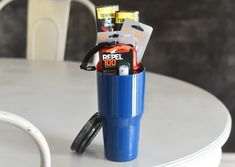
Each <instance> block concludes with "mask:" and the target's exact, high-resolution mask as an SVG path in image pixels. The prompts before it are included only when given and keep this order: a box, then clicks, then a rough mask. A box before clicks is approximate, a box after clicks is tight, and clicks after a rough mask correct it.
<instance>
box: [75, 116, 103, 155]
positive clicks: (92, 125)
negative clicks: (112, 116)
mask: <svg viewBox="0 0 235 167" xmlns="http://www.w3.org/2000/svg"><path fill="white" fill-rule="evenodd" d="M101 127H102V122H101V117H100V114H99V113H98V112H97V113H95V114H94V115H93V116H92V117H91V118H90V119H89V120H88V122H87V123H86V124H85V125H84V126H83V128H82V130H81V131H80V132H79V133H78V135H77V137H76V138H75V140H74V141H73V143H72V145H71V149H72V150H73V151H75V152H77V153H78V154H82V153H83V152H84V151H85V149H86V148H87V147H88V145H89V144H90V143H91V142H92V140H93V139H94V138H95V136H96V135H97V133H98V132H99V130H100V129H101Z"/></svg>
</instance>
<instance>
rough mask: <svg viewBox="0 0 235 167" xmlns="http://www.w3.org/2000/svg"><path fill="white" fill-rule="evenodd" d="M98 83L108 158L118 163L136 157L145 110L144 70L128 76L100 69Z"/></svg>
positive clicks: (106, 155)
mask: <svg viewBox="0 0 235 167" xmlns="http://www.w3.org/2000/svg"><path fill="white" fill-rule="evenodd" d="M97 85H98V105H99V112H100V115H101V118H102V124H103V138H104V147H105V157H106V158H107V159H109V160H112V161H118V162H123V161H129V160H133V159H135V158H136V157H137V154H138V142H139V131H140V120H141V117H142V114H143V111H144V93H145V70H143V71H142V72H139V73H137V74H132V75H126V76H120V75H112V74H107V73H100V72H97Z"/></svg>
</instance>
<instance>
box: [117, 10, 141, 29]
mask: <svg viewBox="0 0 235 167" xmlns="http://www.w3.org/2000/svg"><path fill="white" fill-rule="evenodd" d="M115 15H116V17H115V31H120V30H121V28H122V25H123V23H124V21H125V19H130V20H134V21H139V12H138V11H118V12H116V14H115Z"/></svg>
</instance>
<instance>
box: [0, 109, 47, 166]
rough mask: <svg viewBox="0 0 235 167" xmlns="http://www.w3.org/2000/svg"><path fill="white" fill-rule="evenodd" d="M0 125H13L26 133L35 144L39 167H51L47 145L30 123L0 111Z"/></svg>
mask: <svg viewBox="0 0 235 167" xmlns="http://www.w3.org/2000/svg"><path fill="white" fill-rule="evenodd" d="M0 123H7V124H9V125H13V126H15V127H17V128H19V129H21V130H23V131H24V132H26V133H27V134H28V135H29V136H31V137H32V138H33V140H34V141H35V142H36V144H37V146H38V149H39V151H40V158H41V165H40V167H51V154H50V149H49V146H48V143H47V141H46V139H45V137H44V136H43V134H42V133H41V132H40V130H39V129H38V128H37V127H35V126H34V125H33V124H32V123H31V122H29V121H27V120H26V119H24V118H22V117H20V116H18V115H15V114H12V113H9V112H5V111H0Z"/></svg>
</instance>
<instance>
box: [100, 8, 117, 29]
mask: <svg viewBox="0 0 235 167" xmlns="http://www.w3.org/2000/svg"><path fill="white" fill-rule="evenodd" d="M118 10H119V5H107V6H98V7H96V17H97V18H96V19H97V31H98V32H107V31H114V26H115V13H116V12H117V11H118Z"/></svg>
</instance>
